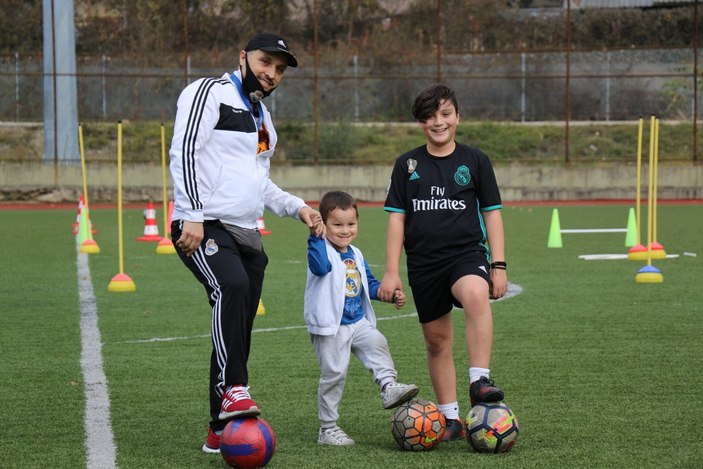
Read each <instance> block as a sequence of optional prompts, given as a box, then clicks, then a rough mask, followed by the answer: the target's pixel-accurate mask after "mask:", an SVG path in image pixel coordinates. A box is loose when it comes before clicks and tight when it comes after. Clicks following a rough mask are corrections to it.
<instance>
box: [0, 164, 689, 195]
mask: <svg viewBox="0 0 703 469" xmlns="http://www.w3.org/2000/svg"><path fill="white" fill-rule="evenodd" d="M495 170H496V176H497V178H498V183H499V184H500V187H501V193H502V196H503V200H504V201H505V202H517V201H540V200H591V199H634V197H635V187H636V173H637V170H636V167H635V166H634V165H632V166H627V165H607V166H606V165H604V166H597V167H580V166H567V167H565V166H563V165H560V166H533V165H520V164H511V165H507V166H497V167H496V168H495ZM86 173H87V180H88V195H89V200H90V201H91V202H114V201H116V197H117V165H116V164H111V163H102V164H91V165H88V166H87V169H86ZM390 173H391V167H390V166H317V167H315V166H279V167H274V168H272V170H271V179H272V180H273V181H274V182H275V183H276V184H278V185H279V186H280V187H281V188H283V189H285V190H287V191H289V192H291V193H293V194H296V195H298V196H300V197H302V198H303V199H305V200H311V201H316V200H319V199H320V196H321V195H322V194H323V193H325V192H326V191H328V190H331V189H340V190H346V191H348V192H350V193H351V194H352V195H354V196H355V197H356V198H357V199H358V200H360V201H373V202H380V201H383V200H384V199H385V196H386V189H387V187H388V179H389V177H390ZM162 180H163V179H162V170H161V166H159V165H149V164H125V165H123V168H122V181H123V184H122V187H123V200H124V201H126V202H142V201H145V200H148V199H152V200H154V201H160V200H161V199H162ZM167 184H168V186H169V197H171V195H170V184H171V183H170V175H169V174H167ZM82 186H83V178H82V174H81V167H80V165H79V164H59V165H54V164H44V163H41V162H24V163H0V200H5V201H8V200H13V201H17V200H22V201H41V202H55V203H59V202H75V201H76V200H78V198H79V195H80V193H81V192H82ZM642 186H643V187H644V188H645V191H643V196H644V197H646V195H647V194H646V186H647V167H646V166H645V167H644V168H643V181H642ZM657 186H658V192H657V196H658V198H659V199H660V200H665V199H703V165H693V164H691V163H687V164H660V165H659V171H658V177H657Z"/></svg>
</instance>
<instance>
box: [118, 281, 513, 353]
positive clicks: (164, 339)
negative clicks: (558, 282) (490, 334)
mask: <svg viewBox="0 0 703 469" xmlns="http://www.w3.org/2000/svg"><path fill="white" fill-rule="evenodd" d="M521 292H522V287H521V286H520V285H518V284H516V283H508V291H507V292H506V293H505V296H503V298H501V299H499V300H491V303H493V302H495V301H504V300H507V299H508V298H512V297H514V296H517V295H519V294H520V293H521ZM454 309H457V308H454ZM412 317H417V312H416V311H413V312H412V313H406V314H396V315H394V316H386V317H379V318H376V319H377V320H378V321H389V320H394V319H405V318H412ZM306 327H307V326H305V325H298V326H283V327H267V328H261V329H254V330H252V331H251V332H252V334H255V333H258V332H279V331H289V330H292V329H305V328H306ZM209 337H210V334H198V335H192V336H182V337H152V338H151V339H137V340H126V341H124V342H117V343H120V344H146V343H152V342H173V341H176V340H193V339H205V338H209Z"/></svg>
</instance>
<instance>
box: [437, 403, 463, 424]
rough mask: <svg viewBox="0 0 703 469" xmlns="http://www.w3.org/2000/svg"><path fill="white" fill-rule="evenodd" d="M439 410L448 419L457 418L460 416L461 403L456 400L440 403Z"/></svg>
mask: <svg viewBox="0 0 703 469" xmlns="http://www.w3.org/2000/svg"><path fill="white" fill-rule="evenodd" d="M439 411H440V412H442V413H443V414H444V417H446V418H447V419H449V420H456V419H458V418H459V403H458V402H457V401H454V402H450V403H449V404H440V405H439Z"/></svg>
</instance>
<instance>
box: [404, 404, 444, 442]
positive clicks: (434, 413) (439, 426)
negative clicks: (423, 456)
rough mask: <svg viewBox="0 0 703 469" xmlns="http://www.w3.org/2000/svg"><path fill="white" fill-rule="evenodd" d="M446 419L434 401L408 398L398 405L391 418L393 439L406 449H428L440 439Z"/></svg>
mask: <svg viewBox="0 0 703 469" xmlns="http://www.w3.org/2000/svg"><path fill="white" fill-rule="evenodd" d="M445 426H446V421H445V419H444V415H443V414H442V413H441V412H440V411H439V408H437V405H436V404H435V403H434V402H431V401H428V400H427V399H419V398H416V399H410V400H409V401H407V402H405V403H403V404H401V405H400V406H398V407H397V408H396V410H395V412H394V413H393V418H392V420H391V432H392V433H393V439H394V440H395V442H396V443H397V444H398V446H399V447H400V449H403V450H406V451H429V450H431V449H432V448H434V447H435V446H437V445H438V444H439V442H440V441H442V436H443V435H444V429H445Z"/></svg>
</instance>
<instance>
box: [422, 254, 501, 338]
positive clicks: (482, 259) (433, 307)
mask: <svg viewBox="0 0 703 469" xmlns="http://www.w3.org/2000/svg"><path fill="white" fill-rule="evenodd" d="M489 267H490V266H489V262H488V259H487V258H486V254H485V253H484V252H481V251H472V252H468V253H465V254H462V255H461V256H458V257H457V258H455V259H453V260H452V262H450V263H446V264H444V265H443V266H441V267H439V268H435V269H431V270H423V271H419V270H408V281H409V284H410V288H411V289H412V292H413V299H414V301H415V307H416V308H417V315H418V317H419V319H420V323H422V324H425V323H428V322H432V321H434V320H435V319H437V318H439V317H441V316H444V315H445V314H447V313H448V312H449V311H451V310H452V307H453V306H458V307H461V304H460V303H459V302H458V301H457V299H456V298H454V295H452V285H454V284H455V283H456V281H457V280H459V279H460V278H461V277H463V276H465V275H478V276H479V277H482V278H483V279H485V280H486V282H490V276H489Z"/></svg>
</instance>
